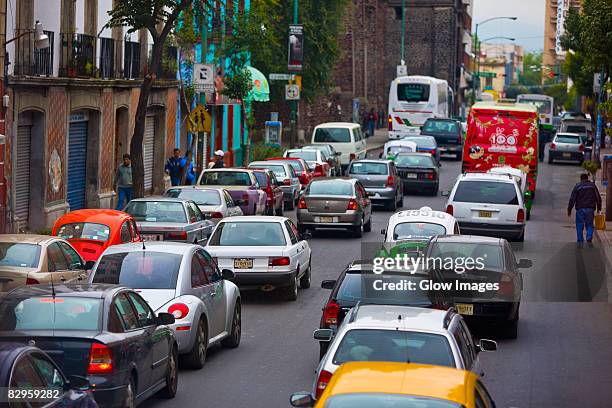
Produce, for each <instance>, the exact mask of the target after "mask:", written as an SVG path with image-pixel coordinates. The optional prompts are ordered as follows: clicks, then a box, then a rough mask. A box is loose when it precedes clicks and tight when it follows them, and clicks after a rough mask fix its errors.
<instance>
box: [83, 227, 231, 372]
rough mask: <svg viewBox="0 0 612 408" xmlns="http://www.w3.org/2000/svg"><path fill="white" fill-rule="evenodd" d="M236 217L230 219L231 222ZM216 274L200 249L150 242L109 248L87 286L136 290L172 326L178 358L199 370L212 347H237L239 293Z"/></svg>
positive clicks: (224, 276)
mask: <svg viewBox="0 0 612 408" xmlns="http://www.w3.org/2000/svg"><path fill="white" fill-rule="evenodd" d="M234 218H235V217H234ZM232 278H233V274H232V273H231V271H224V272H222V271H219V268H218V267H217V265H216V264H215V262H214V261H213V259H212V258H211V256H210V255H209V254H208V252H206V251H205V250H204V248H202V247H201V246H199V245H194V244H182V243H178V242H151V243H145V247H144V248H143V246H142V245H138V244H126V245H117V246H114V247H112V248H109V249H108V250H107V251H106V252H104V254H102V257H101V258H100V261H98V263H97V264H96V267H95V268H94V270H93V271H92V273H91V277H90V282H93V283H109V284H116V285H123V286H127V287H130V288H132V289H135V290H136V291H137V292H138V293H139V294H140V296H142V297H143V298H144V299H145V300H146V301H147V303H148V304H149V306H151V308H153V310H154V311H155V312H156V313H161V312H167V313H170V314H172V315H173V316H174V318H175V322H174V324H172V325H170V326H169V327H170V328H172V330H174V335H175V337H176V341H177V343H178V353H179V357H181V358H182V362H184V363H185V364H186V365H187V366H189V367H191V368H197V369H199V368H202V367H203V366H204V361H205V360H206V350H207V349H208V348H210V347H211V346H214V345H215V344H219V343H220V344H223V345H224V346H227V347H232V348H233V347H238V345H239V344H240V334H241V309H240V291H239V290H238V287H236V285H234V284H233V283H232V282H230V281H229V279H232Z"/></svg>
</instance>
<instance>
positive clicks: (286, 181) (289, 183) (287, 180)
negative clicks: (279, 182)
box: [283, 179, 291, 186]
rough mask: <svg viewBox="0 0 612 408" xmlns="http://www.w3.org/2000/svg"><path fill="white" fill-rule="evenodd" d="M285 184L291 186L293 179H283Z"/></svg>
mask: <svg viewBox="0 0 612 408" xmlns="http://www.w3.org/2000/svg"><path fill="white" fill-rule="evenodd" d="M283 184H284V185H286V186H290V185H291V179H285V181H283Z"/></svg>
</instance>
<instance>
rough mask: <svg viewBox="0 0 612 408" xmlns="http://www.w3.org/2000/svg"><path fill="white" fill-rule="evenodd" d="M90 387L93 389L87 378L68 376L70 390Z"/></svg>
mask: <svg viewBox="0 0 612 408" xmlns="http://www.w3.org/2000/svg"><path fill="white" fill-rule="evenodd" d="M90 387H91V384H90V382H89V380H88V379H87V378H85V377H81V376H78V375H69V376H68V384H67V388H68V389H72V390H75V389H89V388H90Z"/></svg>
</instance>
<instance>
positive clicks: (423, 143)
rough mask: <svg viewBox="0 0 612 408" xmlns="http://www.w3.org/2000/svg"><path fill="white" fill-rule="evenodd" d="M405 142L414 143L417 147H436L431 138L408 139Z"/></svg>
mask: <svg viewBox="0 0 612 408" xmlns="http://www.w3.org/2000/svg"><path fill="white" fill-rule="evenodd" d="M406 140H410V141H411V142H414V143H416V144H417V147H436V141H435V139H434V138H431V137H409V138H407V139H406Z"/></svg>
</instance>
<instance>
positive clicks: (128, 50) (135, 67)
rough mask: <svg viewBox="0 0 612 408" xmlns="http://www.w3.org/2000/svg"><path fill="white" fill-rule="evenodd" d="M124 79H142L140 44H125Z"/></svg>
mask: <svg viewBox="0 0 612 408" xmlns="http://www.w3.org/2000/svg"><path fill="white" fill-rule="evenodd" d="M123 78H125V79H136V78H140V43H138V42H134V41H125V42H124V43H123Z"/></svg>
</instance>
